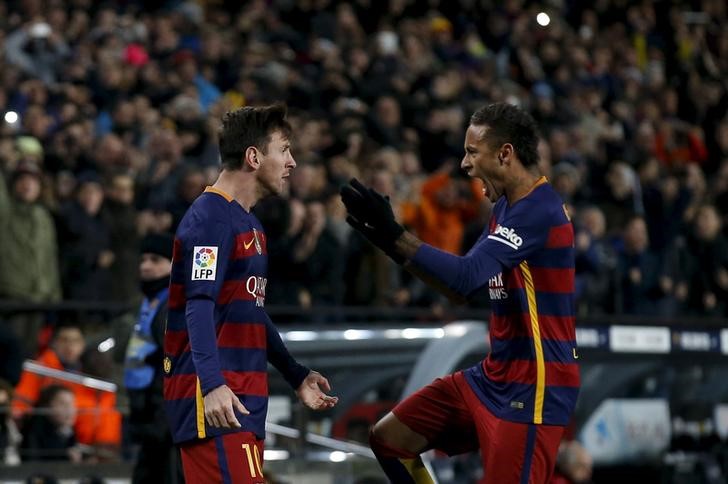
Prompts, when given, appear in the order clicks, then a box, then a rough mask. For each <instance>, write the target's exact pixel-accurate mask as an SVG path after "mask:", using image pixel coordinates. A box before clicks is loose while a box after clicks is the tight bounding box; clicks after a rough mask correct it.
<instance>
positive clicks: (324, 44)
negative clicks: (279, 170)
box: [0, 0, 728, 461]
mask: <svg viewBox="0 0 728 484" xmlns="http://www.w3.org/2000/svg"><path fill="white" fill-rule="evenodd" d="M542 10H543V11H545V12H546V13H548V14H549V16H550V23H549V24H548V25H545V26H543V25H539V24H538V23H537V21H536V16H537V13H539V12H540V11H542ZM727 26H728V7H727V6H726V3H725V2H724V1H723V0H699V1H692V2H687V1H685V2H680V1H662V2H659V1H658V2H652V1H643V2H630V1H627V0H599V1H596V2H577V1H566V0H554V1H550V2H544V4H543V5H540V4H536V3H533V2H527V1H523V0H506V1H504V2H500V1H489V0H460V1H454V0H440V1H438V0H430V1H415V0H389V1H377V0H352V1H349V2H336V1H330V0H298V1H292V0H267V1H266V0H249V1H245V2H233V1H225V0H217V1H215V0H208V1H204V0H200V1H197V2H193V1H178V0H170V1H166V2H161V1H151V2H150V1H144V2H141V1H134V0H128V1H109V2H94V1H91V0H47V1H43V0H18V1H0V247H2V257H0V299H5V300H12V301H20V302H25V303H30V304H32V303H47V302H57V301H60V300H63V299H69V300H77V301H98V300H105V301H112V300H113V301H117V302H122V303H129V304H131V303H133V302H135V301H138V300H139V297H140V291H139V286H138V279H137V278H138V275H137V271H136V270H135V269H136V267H137V264H138V254H139V247H138V245H139V241H140V240H141V238H143V237H144V236H145V235H147V234H149V233H157V232H159V233H161V232H173V231H174V229H175V227H176V225H177V224H178V222H179V221H180V219H181V217H182V216H183V214H184V213H185V210H186V209H187V208H188V207H189V206H190V204H191V203H192V201H194V199H195V198H196V197H197V196H198V195H199V194H200V193H201V192H202V190H203V189H204V187H205V186H206V185H207V184H210V183H211V182H212V181H213V180H214V179H215V178H216V175H217V172H218V161H219V160H218V158H219V156H218V152H217V129H218V128H219V126H220V123H221V117H222V115H223V114H224V113H225V112H226V111H229V110H231V109H235V108H238V107H241V106H244V105H251V104H261V103H271V102H275V101H284V102H285V103H287V105H288V106H289V118H290V120H291V122H292V124H293V127H294V144H293V154H294V156H295V158H296V161H297V163H298V167H297V168H296V170H295V171H294V172H293V175H292V177H291V180H290V194H289V196H288V197H286V198H276V199H270V200H267V201H265V202H263V203H261V204H260V205H259V206H258V207H256V213H257V214H258V216H259V217H260V218H261V220H262V221H263V223H264V225H265V227H266V230H267V232H268V240H269V246H268V250H269V255H270V259H269V264H270V266H269V278H270V283H269V284H268V294H267V304H268V305H276V304H278V305H287V306H294V307H301V308H311V307H317V306H321V305H358V306H360V305H374V306H384V307H431V308H433V309H436V308H439V307H442V306H443V305H445V304H447V303H446V301H443V300H441V299H440V297H439V296H437V295H436V294H435V293H434V292H432V291H430V290H428V289H427V288H426V287H424V286H423V285H421V284H420V283H419V282H417V281H416V280H413V279H411V278H409V277H408V276H407V273H406V272H404V271H402V270H401V268H400V267H399V266H397V265H396V264H394V263H393V262H391V261H390V260H389V259H388V258H387V257H386V256H385V255H384V254H382V253H380V252H379V251H378V250H376V249H374V248H372V247H371V246H369V245H368V243H367V242H366V241H365V240H363V239H362V238H360V237H359V236H358V234H356V233H352V231H351V230H350V228H349V227H348V225H347V224H346V222H345V211H344V209H343V206H342V205H341V203H340V201H339V198H338V188H339V186H340V185H341V184H342V183H343V182H345V181H347V180H348V179H350V178H351V177H353V176H356V177H358V178H360V179H362V180H363V181H364V182H365V183H367V184H371V185H372V186H373V187H374V188H376V189H377V190H379V191H380V192H382V193H384V194H386V195H388V196H389V197H390V198H391V200H392V203H393V206H394V207H395V210H396V212H397V215H398V217H399V219H400V220H401V221H403V222H404V223H405V224H406V225H407V226H408V227H410V228H411V229H413V230H414V231H415V232H416V233H417V235H418V236H419V237H421V238H422V239H423V240H425V241H426V242H428V243H431V244H433V245H435V246H437V247H440V248H443V249H445V250H449V251H451V252H456V253H464V252H465V251H466V250H467V249H468V248H469V247H470V246H471V245H472V244H473V243H474V241H475V240H476V239H477V237H478V236H479V234H480V232H481V230H482V228H483V226H484V224H485V223H486V221H487V219H488V216H489V212H490V207H489V203H488V202H487V200H484V199H483V197H482V194H481V189H480V186H479V185H478V183H476V182H473V181H471V180H469V179H467V177H465V176H463V173H462V172H461V171H460V170H459V168H458V167H459V163H460V159H461V158H462V155H463V147H462V145H463V133H464V128H465V126H466V125H467V122H468V118H469V115H470V114H471V113H472V112H473V111H474V110H475V109H476V108H477V107H479V106H481V105H482V104H484V103H487V102H497V101H507V102H511V103H515V104H519V105H521V106H524V107H526V108H527V109H529V111H530V112H531V113H533V115H534V116H535V118H536V119H537V121H538V123H539V125H540V128H541V132H542V141H541V143H540V146H539V154H540V157H541V161H540V164H539V168H540V170H541V171H542V173H543V174H545V175H546V176H548V177H549V179H550V181H551V182H552V183H553V184H554V186H555V187H556V189H557V190H558V191H559V192H560V193H561V195H562V196H563V198H564V201H565V202H566V204H567V207H568V210H569V211H570V213H571V214H572V220H573V222H574V224H575V229H576V249H577V266H576V269H577V294H578V310H579V314H581V315H585V314H615V313H621V314H634V315H675V314H680V315H697V316H712V317H726V316H728V307H727V302H728V239H727V236H728V82H727V81H726V80H727V79H728V28H726V27H727ZM474 304H475V305H480V304H487V298H476V300H475V301H474ZM8 319H9V323H10V327H11V328H13V330H14V331H15V333H17V336H18V337H19V338H20V341H22V342H23V343H25V344H26V345H28V344H29V343H28V341H29V340H33V339H36V340H37V334H38V332H39V330H40V328H41V326H42V325H43V323H44V322H45V321H44V320H43V318H42V316H40V315H38V316H34V315H32V314H31V315H28V314H23V315H18V316H12V317H9V318H8ZM62 333H63V330H61V331H60V332H57V333H56V337H57V335H58V334H62ZM57 345H58V341H56V346H55V347H53V346H52V347H51V349H49V350H47V351H50V352H51V356H52V355H54V354H55V353H53V351H57V347H58V346H57ZM30 348H31V349H33V350H34V349H35V345H30ZM54 348H55V349H54ZM49 357H50V356H49ZM79 358H80V352H79V354H78V355H76V356H75V360H73V361H66V360H64V359H63V358H60V359H58V358H57V359H58V360H59V361H58V365H60V366H59V368H65V369H71V370H73V368H71V367H73V366H74V365H76V366H78V365H80V364H81V363H80V360H79ZM54 361H55V360H54ZM58 365H57V366H58ZM8 380H10V381H11V382H12V380H11V379H9V378H8ZM12 383H17V381H15V382H12ZM33 388H34V393H33V397H34V398H32V400H33V401H29V402H27V405H33V404H37V402H38V399H37V398H39V399H40V400H42V401H43V402H46V403H47V404H49V405H50V406H51V407H54V406H55V407H57V408H58V409H59V410H58V411H57V412H56V413H51V415H49V416H48V417H43V418H42V419H36V420H34V421H33V422H32V425H31V424H28V425H27V426H26V428H24V429H23V432H25V433H26V435H31V434H32V432H33V431H34V429H36V428H41V427H43V426H46V427H48V426H50V427H52V428H54V429H55V430H54V433H53V436H54V439H55V440H54V441H53V445H52V447H54V448H56V449H57V450H58V452H56V453H55V454H54V455H53V458H62V459H69V460H74V461H77V460H80V459H83V458H84V457H83V455H82V453H80V452H79V450H78V449H79V447H78V445H79V444H98V442H96V441H94V440H93V439H92V438H90V437H87V436H86V435H85V434H83V432H81V433H79V432H80V431H79V428H81V427H79V425H81V424H82V423H83V422H84V420H83V415H81V416H80V417H78V416H76V415H75V414H69V413H67V412H66V413H64V411H63V410H62V409H63V408H66V407H73V406H74V404H73V402H74V401H75V402H76V404H77V403H78V402H79V401H80V399H83V395H82V394H81V393H80V392H79V391H77V390H74V391H71V392H68V391H63V390H62V389H61V390H59V389H58V387H54V386H47V387H45V390H44V392H43V393H42V394H39V391H40V387H38V388H36V387H33ZM36 397H37V398H36ZM69 402H71V403H69ZM0 405H2V403H0ZM87 405H98V404H94V403H87ZM76 407H77V405H76ZM74 426H75V430H73V429H74ZM116 428H117V430H118V427H116ZM16 433H17V432H16ZM47 434H48V433H47V432H46V433H45V434H44V435H47ZM114 439H116V440H118V437H114ZM29 441H32V439H31V438H29V437H27V438H26V442H29ZM32 452H33V450H32V449H27V448H24V449H23V453H32Z"/></svg>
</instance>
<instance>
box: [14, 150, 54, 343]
mask: <svg viewBox="0 0 728 484" xmlns="http://www.w3.org/2000/svg"><path fill="white" fill-rule="evenodd" d="M40 196H41V171H40V168H39V167H38V166H37V165H36V164H35V163H30V162H26V161H24V162H21V163H20V164H19V165H18V166H17V168H16V169H15V171H14V172H13V173H12V177H11V179H10V184H9V185H6V182H5V178H4V176H3V174H2V172H0V247H2V251H3V252H2V257H0V299H10V300H15V301H25V302H33V303H34V302H38V303H42V302H54V301H58V300H59V299H60V298H61V283H60V277H59V273H58V248H57V245H56V228H55V225H54V223H53V218H52V217H51V214H50V212H49V211H48V209H47V208H46V207H45V206H43V204H42V203H41V202H40ZM10 323H11V326H12V329H13V331H14V332H15V334H16V335H17V336H18V338H19V339H20V341H22V342H23V343H24V344H25V348H24V350H25V353H26V356H35V351H36V347H37V340H38V332H39V331H40V327H41V325H42V324H43V316H42V315H41V314H39V313H27V314H20V315H17V316H14V317H13V318H11V320H10Z"/></svg>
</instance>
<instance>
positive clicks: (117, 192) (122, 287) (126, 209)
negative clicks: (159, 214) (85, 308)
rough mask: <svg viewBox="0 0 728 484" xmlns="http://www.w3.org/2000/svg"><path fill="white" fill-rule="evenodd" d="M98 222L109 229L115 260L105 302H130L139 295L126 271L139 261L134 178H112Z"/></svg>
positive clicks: (113, 176) (112, 264) (131, 276)
mask: <svg viewBox="0 0 728 484" xmlns="http://www.w3.org/2000/svg"><path fill="white" fill-rule="evenodd" d="M101 220H102V223H103V225H104V226H105V227H108V228H109V251H110V252H111V253H112V254H114V260H113V261H112V263H111V265H110V266H109V273H110V275H111V283H110V292H109V294H108V297H107V298H108V299H115V300H117V301H124V302H132V301H134V300H135V298H136V296H137V294H138V284H137V278H136V277H135V274H133V273H131V271H129V267H133V266H134V265H135V264H136V262H137V258H138V243H139V237H138V235H137V210H136V207H135V206H134V178H133V177H132V176H131V175H129V174H126V173H116V174H114V175H112V176H111V178H110V179H109V182H108V184H107V185H106V186H105V187H104V203H103V205H102V206H101Z"/></svg>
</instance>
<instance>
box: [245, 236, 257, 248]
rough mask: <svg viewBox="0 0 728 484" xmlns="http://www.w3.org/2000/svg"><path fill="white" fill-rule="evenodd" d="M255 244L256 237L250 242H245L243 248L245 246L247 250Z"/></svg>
mask: <svg viewBox="0 0 728 484" xmlns="http://www.w3.org/2000/svg"><path fill="white" fill-rule="evenodd" d="M253 242H255V237H253V238H252V239H250V242H243V246H245V250H248V249H250V246H251V245H253Z"/></svg>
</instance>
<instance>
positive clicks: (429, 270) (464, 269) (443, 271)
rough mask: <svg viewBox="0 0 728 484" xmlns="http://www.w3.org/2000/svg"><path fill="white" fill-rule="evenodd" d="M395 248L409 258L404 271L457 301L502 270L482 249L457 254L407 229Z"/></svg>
mask: <svg viewBox="0 0 728 484" xmlns="http://www.w3.org/2000/svg"><path fill="white" fill-rule="evenodd" d="M397 250H398V251H399V252H400V253H401V254H403V255H405V257H406V258H407V260H408V262H407V263H406V264H405V266H404V267H405V269H407V271H409V272H410V273H412V274H413V275H415V276H417V277H419V278H420V279H422V280H423V281H424V282H426V283H427V284H429V285H430V286H432V287H433V288H435V289H436V290H438V291H440V292H441V293H442V294H444V295H445V296H447V297H448V298H450V299H451V300H453V301H455V302H459V303H463V302H465V300H466V298H467V297H468V296H469V295H470V294H472V293H473V292H474V291H476V290H477V289H479V288H480V287H482V286H483V285H485V284H486V283H487V282H488V279H490V278H491V277H493V276H494V275H496V274H497V273H498V272H500V271H501V266H500V263H499V262H498V261H497V260H496V259H495V258H493V257H491V256H490V255H489V254H487V253H485V252H483V251H480V252H477V251H476V252H474V253H472V254H469V255H468V256H465V257H460V256H457V255H453V254H450V253H448V252H444V251H442V250H439V249H436V248H434V247H432V246H430V245H428V244H425V243H423V242H422V241H421V240H419V239H417V237H415V236H414V235H412V234H410V233H407V232H405V233H404V234H402V236H401V237H400V238H399V239H398V240H397Z"/></svg>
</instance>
